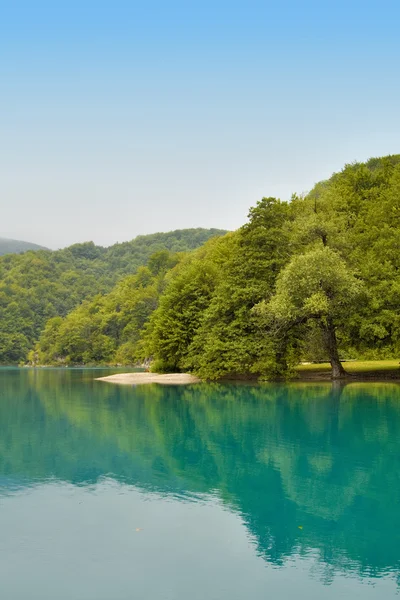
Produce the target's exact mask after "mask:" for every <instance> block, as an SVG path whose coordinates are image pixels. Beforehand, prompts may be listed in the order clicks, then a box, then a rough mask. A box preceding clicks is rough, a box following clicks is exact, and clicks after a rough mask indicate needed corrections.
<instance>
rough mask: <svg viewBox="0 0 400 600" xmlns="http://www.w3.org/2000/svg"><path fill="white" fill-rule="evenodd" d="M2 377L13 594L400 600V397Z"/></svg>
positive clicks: (7, 575)
mask: <svg viewBox="0 0 400 600" xmlns="http://www.w3.org/2000/svg"><path fill="white" fill-rule="evenodd" d="M113 372H116V371H115V370H114V371H113V370H107V371H105V370H104V371H103V370H92V369H42V370H40V369H38V370H34V369H11V368H10V369H8V368H2V369H0V531H1V535H0V596H1V598H5V599H7V600H36V599H38V600H39V599H40V600H47V599H49V600H50V599H51V600H54V599H55V598H56V599H57V600H128V599H129V600H131V599H133V598H134V599H137V600H141V599H145V600H243V599H247V598H248V599H252V600H265V599H266V598H281V599H286V598H288V599H289V598H294V597H296V598H300V599H307V600H313V599H315V600H317V599H318V600H320V599H321V598H324V599H325V598H327V599H333V598H335V599H339V598H340V599H341V600H342V599H347V598H349V599H350V598H351V599H354V598H362V599H363V600H366V599H369V598H376V599H378V598H380V599H381V598H385V599H390V598H395V597H397V595H398V592H399V589H400V586H399V583H400V578H399V573H400V560H399V559H400V505H399V504H400V393H399V392H400V387H399V386H398V385H397V384H394V383H352V384H348V385H345V386H332V385H331V384H330V383H320V384H304V383H291V384H259V385H244V384H197V385H189V386H165V387H164V386H158V385H147V386H137V387H132V386H126V387H125V386H120V387H118V386H114V385H113V384H110V383H105V382H98V381H95V380H94V378H95V377H97V376H101V375H106V374H111V373H113Z"/></svg>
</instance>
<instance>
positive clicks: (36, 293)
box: [0, 228, 225, 364]
mask: <svg viewBox="0 0 400 600" xmlns="http://www.w3.org/2000/svg"><path fill="white" fill-rule="evenodd" d="M224 233H225V232H224V231H221V230H219V229H201V228H199V229H182V230H176V231H171V232H168V233H155V234H152V235H143V236H138V237H137V238H135V239H133V240H132V241H130V242H124V243H121V244H115V245H113V246H110V247H109V248H103V247H101V246H96V245H95V244H94V243H93V242H87V243H83V244H74V245H73V246H70V247H68V248H65V249H62V250H57V251H50V250H39V251H28V252H24V253H23V254H6V255H4V256H1V257H0V363H3V364H4V363H15V362H19V361H21V360H22V361H23V360H25V359H26V356H27V353H28V351H29V350H30V349H31V348H32V346H33V344H34V343H35V341H36V340H37V339H38V337H39V335H40V332H41V331H42V329H43V328H44V326H45V324H46V322H47V321H48V320H49V319H50V318H52V317H56V316H65V315H67V314H68V313H69V312H70V311H71V310H72V309H73V308H74V307H76V306H77V305H79V304H80V303H81V302H82V301H83V300H85V299H86V298H89V297H92V296H95V295H96V294H104V293H106V292H109V291H110V290H111V289H112V288H113V286H114V285H115V283H116V282H117V281H118V280H119V279H120V278H121V277H123V276H124V275H128V274H132V273H135V271H136V270H137V269H138V267H140V266H142V265H145V264H147V262H148V260H149V258H150V256H152V255H153V254H154V253H157V252H162V251H169V252H171V253H173V254H175V253H181V252H185V251H188V250H192V249H194V248H197V247H198V246H201V245H202V244H204V242H206V241H207V240H208V239H210V238H211V237H214V236H219V235H221V234H224Z"/></svg>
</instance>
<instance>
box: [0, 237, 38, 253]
mask: <svg viewBox="0 0 400 600" xmlns="http://www.w3.org/2000/svg"><path fill="white" fill-rule="evenodd" d="M27 250H48V248H45V247H44V246H39V245H38V244H32V243H31V242H23V241H21V240H11V239H9V238H3V237H0V256H3V255H4V254H21V253H22V252H26V251H27Z"/></svg>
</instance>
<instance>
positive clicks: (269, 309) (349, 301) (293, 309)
mask: <svg viewBox="0 0 400 600" xmlns="http://www.w3.org/2000/svg"><path fill="white" fill-rule="evenodd" d="M361 294H362V286H361V284H360V282H359V280H358V279H357V278H356V277H355V276H354V275H353V274H352V273H351V272H350V271H349V269H348V268H347V266H346V263H345V262H344V260H343V259H342V258H341V257H340V256H339V255H338V254H337V253H336V252H335V251H333V250H331V249H330V248H327V247H320V248H316V249H314V250H310V251H309V252H306V253H305V254H302V255H298V256H295V257H293V259H292V260H291V262H290V263H289V264H288V265H287V266H286V267H285V268H284V269H283V270H282V272H281V273H280V275H279V277H278V280H277V285H276V293H275V295H274V296H273V297H272V298H271V300H270V301H269V302H268V303H265V302H264V303H262V304H261V305H259V307H258V310H259V312H260V313H261V314H263V313H264V315H266V316H267V318H268V317H269V319H270V325H271V331H272V333H273V335H274V336H275V337H278V336H279V335H282V334H284V333H285V332H287V331H288V330H289V329H291V328H292V327H295V326H299V325H301V324H305V323H307V322H308V321H310V320H315V321H316V322H317V324H318V326H319V327H320V328H321V330H322V333H323V339H324V343H325V345H326V351H327V353H328V356H329V360H330V363H331V366H332V378H334V379H337V378H340V377H343V376H345V375H346V372H345V370H344V368H343V366H342V364H341V362H340V358H339V352H338V344H337V336H336V330H337V328H338V327H339V326H340V325H342V324H343V323H345V322H346V318H347V316H348V312H349V311H353V310H354V309H355V308H356V307H357V301H358V300H359V299H360V298H361Z"/></svg>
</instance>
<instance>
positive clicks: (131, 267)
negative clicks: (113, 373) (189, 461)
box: [0, 155, 400, 380]
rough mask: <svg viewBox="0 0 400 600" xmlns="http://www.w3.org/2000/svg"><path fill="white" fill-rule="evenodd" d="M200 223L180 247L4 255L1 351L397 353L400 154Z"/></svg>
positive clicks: (263, 367)
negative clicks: (235, 217) (231, 224)
mask: <svg viewBox="0 0 400 600" xmlns="http://www.w3.org/2000/svg"><path fill="white" fill-rule="evenodd" d="M197 231H199V232H200V231H201V232H202V234H201V235H200V234H199V235H198V236H197V237H196V239H195V236H193V235H192V234H188V235H187V238H185V241H186V245H185V243H183V244H182V245H181V247H180V246H179V244H174V243H169V244H168V243H167V238H165V239H164V238H160V239H159V242H160V245H159V246H158V247H154V248H153V246H152V244H148V245H147V246H144V242H145V240H146V239H147V238H149V239H150V237H151V236H146V237H143V238H136V240H139V241H140V240H141V241H142V243H143V246H140V251H139V250H138V252H137V254H135V253H134V251H133V250H132V249H131V247H130V246H129V244H128V246H129V250H128V246H127V245H125V244H120V245H117V246H113V247H111V248H110V249H102V248H98V247H96V246H94V245H93V244H80V245H76V246H72V247H71V248H67V249H66V250H63V251H60V252H58V253H56V252H55V253H45V252H36V253H33V252H30V253H26V254H23V255H21V256H12V255H8V256H5V257H3V258H2V259H0V276H1V283H0V310H1V323H2V331H1V340H0V360H1V361H2V362H7V361H11V362H13V361H24V360H26V359H27V358H28V359H29V361H30V362H31V364H67V365H76V364H138V363H140V364H143V363H144V362H146V363H147V362H150V361H151V368H152V370H154V371H157V372H167V371H168V372H173V371H190V372H192V373H195V374H197V375H199V376H200V377H202V378H205V379H209V380H212V379H220V378H224V377H238V376H246V377H248V376H254V377H258V376H262V377H266V378H275V377H281V376H288V375H290V374H291V373H293V368H294V366H295V365H296V364H298V363H299V362H300V361H314V360H329V361H330V362H331V365H332V374H333V376H334V377H341V376H342V375H343V374H344V371H343V367H342V364H341V359H342V360H343V359H355V358H363V359H378V358H396V357H397V356H398V355H399V353H400V313H399V308H400V270H399V269H400V155H393V156H387V157H383V158H374V159H371V160H369V161H368V162H366V163H354V164H350V165H346V166H345V167H344V169H343V170H342V171H341V172H340V173H335V174H334V175H333V176H332V177H331V178H330V179H329V180H327V181H322V182H320V183H318V184H317V185H316V186H315V187H314V188H313V189H312V190H311V191H310V192H309V193H307V194H304V195H296V194H295V195H293V196H292V198H291V200H290V202H283V201H280V200H279V199H276V198H271V197H266V198H263V199H262V200H260V201H259V202H258V203H257V204H256V205H255V206H254V207H253V208H251V209H250V211H249V215H248V221H247V223H245V224H244V225H243V226H242V227H241V228H240V229H238V230H237V231H234V232H229V233H226V234H225V235H221V234H222V233H223V232H220V231H216V230H215V231H212V232H209V231H208V230H207V232H205V231H204V230H197ZM174 233H175V234H177V232H174ZM158 235H160V236H161V234H158ZM164 235H172V234H164ZM209 238H211V239H209ZM136 240H134V242H130V244H135V242H136ZM190 242H193V244H192V245H190ZM155 245H157V244H156V243H155ZM196 246H197V249H196ZM145 250H146V251H145ZM153 250H154V251H153ZM135 252H136V250H135ZM146 252H147V253H146ZM7 340H8V341H7Z"/></svg>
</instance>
